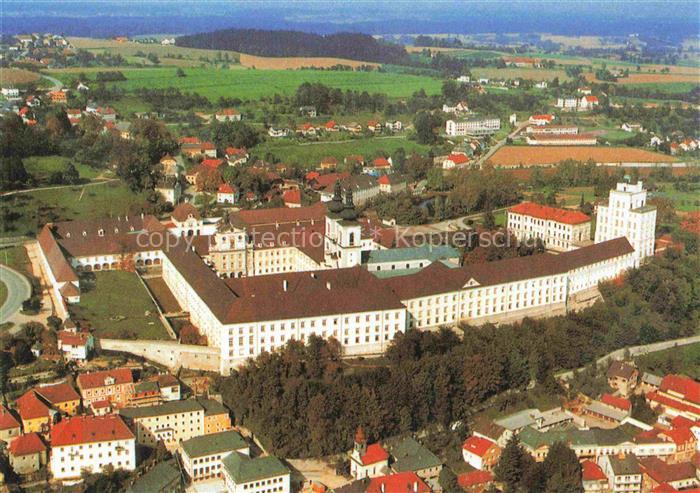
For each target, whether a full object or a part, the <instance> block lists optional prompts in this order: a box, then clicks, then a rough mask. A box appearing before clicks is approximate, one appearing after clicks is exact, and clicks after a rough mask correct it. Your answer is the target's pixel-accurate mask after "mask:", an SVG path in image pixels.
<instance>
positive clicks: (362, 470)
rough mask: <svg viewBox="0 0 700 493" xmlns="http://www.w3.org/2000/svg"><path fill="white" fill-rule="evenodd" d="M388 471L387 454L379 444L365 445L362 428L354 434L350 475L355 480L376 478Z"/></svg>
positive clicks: (365, 440)
mask: <svg viewBox="0 0 700 493" xmlns="http://www.w3.org/2000/svg"><path fill="white" fill-rule="evenodd" d="M388 471H389V452H387V451H386V449H384V447H382V446H381V444H379V443H373V444H372V445H367V439H366V438H365V433H364V431H363V430H362V427H360V428H358V429H357V433H355V442H354V444H353V448H352V451H351V452H350V475H351V476H352V477H353V478H355V479H364V478H376V477H378V476H383V475H385V474H387V472H388Z"/></svg>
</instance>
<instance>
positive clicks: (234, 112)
mask: <svg viewBox="0 0 700 493" xmlns="http://www.w3.org/2000/svg"><path fill="white" fill-rule="evenodd" d="M216 114H217V115H222V116H233V115H240V114H241V112H240V111H238V110H236V109H234V108H224V109H223V110H221V111H217V112H216Z"/></svg>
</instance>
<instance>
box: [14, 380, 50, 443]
mask: <svg viewBox="0 0 700 493" xmlns="http://www.w3.org/2000/svg"><path fill="white" fill-rule="evenodd" d="M15 406H16V408H17V412H18V413H19V416H20V418H21V419H22V430H23V431H24V433H34V432H36V433H47V432H48V431H49V429H50V428H51V425H52V424H53V423H54V420H55V417H56V416H57V415H58V411H56V410H54V409H51V408H50V407H49V405H48V404H47V403H46V402H44V400H43V399H41V398H40V397H39V396H38V395H37V394H36V392H34V391H33V390H29V391H28V392H26V393H25V394H23V395H22V396H21V397H20V398H19V399H17V400H16V401H15Z"/></svg>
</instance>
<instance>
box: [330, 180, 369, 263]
mask: <svg viewBox="0 0 700 493" xmlns="http://www.w3.org/2000/svg"><path fill="white" fill-rule="evenodd" d="M343 202H344V203H343ZM324 241H325V262H326V264H327V265H328V266H329V267H335V268H346V267H354V266H356V265H360V263H361V262H362V227H361V225H360V223H359V222H358V221H357V210H356V209H355V204H354V202H353V200H352V190H349V189H348V190H346V191H345V201H343V196H342V187H341V184H340V181H336V182H335V187H334V193H333V198H332V199H331V200H330V202H328V213H327V214H326V238H325V240H324Z"/></svg>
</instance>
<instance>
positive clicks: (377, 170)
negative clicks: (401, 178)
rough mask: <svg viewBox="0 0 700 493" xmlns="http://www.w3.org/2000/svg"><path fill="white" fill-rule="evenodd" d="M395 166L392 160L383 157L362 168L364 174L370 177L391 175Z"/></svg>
mask: <svg viewBox="0 0 700 493" xmlns="http://www.w3.org/2000/svg"><path fill="white" fill-rule="evenodd" d="M392 165H393V163H392V161H391V158H390V157H389V158H385V157H382V156H379V157H376V158H374V159H373V160H372V162H371V163H370V164H368V165H367V166H364V167H363V168H362V172H363V173H365V174H368V175H373V176H379V175H380V174H383V173H390V172H391V166H392Z"/></svg>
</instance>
